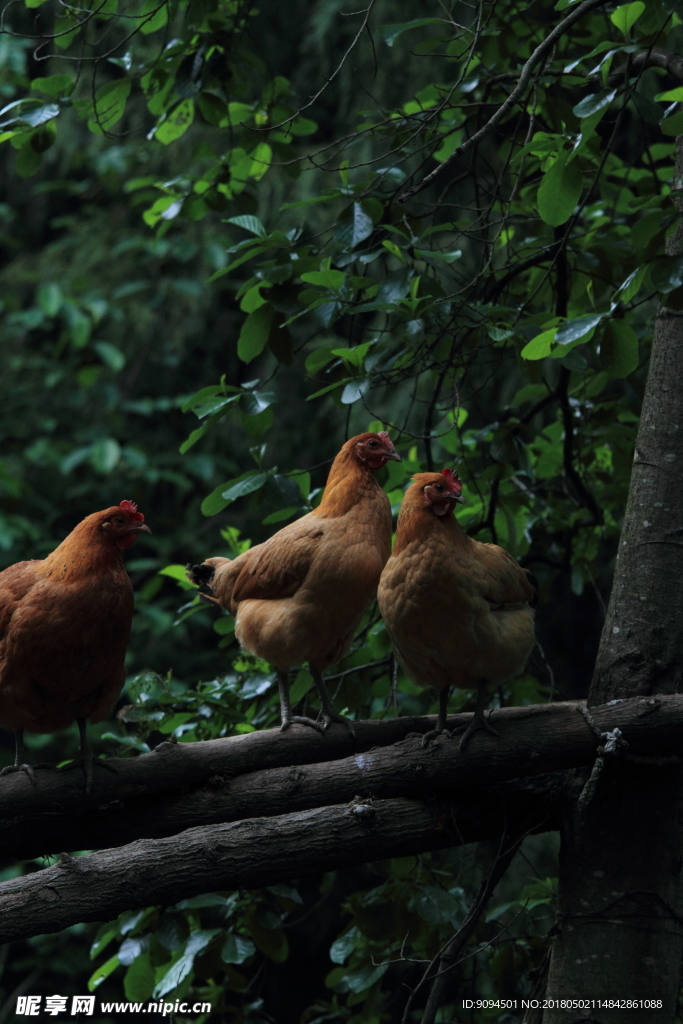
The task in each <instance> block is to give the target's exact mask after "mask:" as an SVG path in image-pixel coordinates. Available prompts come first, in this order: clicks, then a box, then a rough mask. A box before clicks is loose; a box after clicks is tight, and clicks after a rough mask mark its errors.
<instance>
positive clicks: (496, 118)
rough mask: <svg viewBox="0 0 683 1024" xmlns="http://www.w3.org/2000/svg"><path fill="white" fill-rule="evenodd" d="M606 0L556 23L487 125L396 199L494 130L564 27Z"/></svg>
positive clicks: (418, 188) (589, 1)
mask: <svg viewBox="0 0 683 1024" xmlns="http://www.w3.org/2000/svg"><path fill="white" fill-rule="evenodd" d="M606 2H607V0H584V2H583V3H582V4H579V6H578V7H575V8H574V9H573V10H572V11H571V12H570V13H569V14H568V15H567V17H566V18H564V19H563V20H562V21H561V22H560V23H559V25H556V26H555V28H554V29H553V30H552V32H551V33H550V35H549V36H547V37H546V38H545V39H544V40H543V42H542V43H541V44H540V45H539V46H537V47H536V49H535V50H534V52H533V53H532V54H531V56H530V57H529V59H528V60H527V62H526V64H525V65H524V67H523V68H522V70H521V72H520V75H519V81H518V82H517V85H516V86H515V88H514V89H513V90H512V92H511V93H510V95H509V96H508V98H507V99H506V100H505V102H504V103H502V104H501V106H500V107H498V110H496V112H495V114H493V116H492V117H491V118H490V119H489V120H488V121H487V122H486V124H485V125H484V126H483V127H482V128H480V129H479V131H478V132H475V133H474V135H472V136H470V138H469V139H467V141H466V142H463V144H462V146H458V148H457V149H456V150H454V152H453V153H452V154H451V155H450V156H449V157H448V159H447V160H444V162H443V163H442V164H439V166H438V167H435V168H434V170H433V171H431V172H430V173H429V174H428V175H426V177H424V178H423V179H422V180H421V181H418V182H417V184H416V185H413V187H412V188H409V189H408V190H407V191H406V192H404V193H403V195H402V196H400V197H399V202H400V203H405V202H406V200H408V199H412V197H413V196H415V195H417V193H418V192H422V190H423V189H425V188H427V187H428V186H429V185H431V184H432V182H433V181H434V180H435V179H436V178H438V177H440V175H441V174H442V173H443V171H444V170H446V168H450V167H452V166H453V165H454V164H455V162H456V161H457V160H459V159H460V158H461V157H463V156H464V155H465V154H466V153H468V152H469V151H470V150H471V149H474V147H475V146H477V145H479V143H480V142H481V141H482V139H484V138H485V137H486V136H487V135H488V134H489V133H490V132H492V131H493V129H494V128H495V127H496V126H497V125H499V124H500V122H501V121H502V120H503V118H504V117H505V116H506V115H507V114H508V113H509V111H510V110H511V109H512V108H513V107H514V105H515V104H516V103H517V101H518V100H519V99H521V97H522V95H523V94H524V90H525V89H526V87H527V86H528V84H529V82H530V81H531V75H532V73H533V71H534V68H535V67H536V65H537V64H539V63H540V62H541V61H542V60H544V59H545V57H546V56H547V55H548V54H549V53H550V52H551V51H552V49H553V47H554V46H555V43H556V42H557V41H558V39H560V38H561V37H562V36H563V35H564V34H565V32H566V31H567V29H569V28H571V26H572V25H573V24H574V23H575V22H577V21H578V20H579V19H580V18H582V17H583V16H584V14H587V13H588V11H593V10H595V8H596V7H602V6H604V4H605V3H606Z"/></svg>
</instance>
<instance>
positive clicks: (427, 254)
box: [413, 249, 462, 263]
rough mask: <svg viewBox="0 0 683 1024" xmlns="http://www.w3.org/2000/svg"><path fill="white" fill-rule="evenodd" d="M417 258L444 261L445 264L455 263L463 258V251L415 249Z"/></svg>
mask: <svg viewBox="0 0 683 1024" xmlns="http://www.w3.org/2000/svg"><path fill="white" fill-rule="evenodd" d="M413 252H414V253H415V255H416V256H422V257H424V258H425V259H433V260H443V262H444V263H455V261H456V260H459V259H460V257H461V256H462V249H454V250H453V251H452V252H437V251H436V250H435V249H413Z"/></svg>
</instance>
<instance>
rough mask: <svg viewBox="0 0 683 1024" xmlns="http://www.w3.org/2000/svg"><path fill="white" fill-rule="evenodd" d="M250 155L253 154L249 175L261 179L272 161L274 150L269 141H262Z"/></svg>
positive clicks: (257, 179)
mask: <svg viewBox="0 0 683 1024" xmlns="http://www.w3.org/2000/svg"><path fill="white" fill-rule="evenodd" d="M249 155H250V156H251V167H250V169H249V177H250V178H254V180H255V181H260V180H261V178H262V177H263V175H264V174H265V173H266V171H267V170H268V168H269V167H270V165H271V163H272V160H273V150H272V149H271V147H270V146H269V145H268V143H267V142H260V143H259V144H258V146H257V147H256V149H254V150H252V152H251V153H250V154H249Z"/></svg>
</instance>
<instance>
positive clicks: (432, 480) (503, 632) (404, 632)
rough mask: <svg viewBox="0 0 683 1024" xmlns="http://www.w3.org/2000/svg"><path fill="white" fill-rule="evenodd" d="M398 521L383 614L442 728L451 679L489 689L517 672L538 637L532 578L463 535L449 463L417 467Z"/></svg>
mask: <svg viewBox="0 0 683 1024" xmlns="http://www.w3.org/2000/svg"><path fill="white" fill-rule="evenodd" d="M413 480H414V483H413V484H412V485H411V486H410V487H409V488H408V490H407V492H406V495H405V498H404V499H403V504H402V505H401V511H400V514H399V518H398V528H397V531H396V545H395V547H394V552H393V554H392V556H391V558H390V559H389V561H388V562H387V565H386V567H385V569H384V572H383V573H382V578H381V580H380V584H379V590H378V595H377V596H378V600H379V606H380V611H381V613H382V616H383V618H384V621H385V623H386V626H387V630H388V632H389V635H390V637H391V640H392V643H393V645H394V648H395V650H396V654H397V656H398V659H399V661H400V662H401V664H402V665H403V667H404V669H405V671H406V673H407V675H408V676H409V677H410V678H411V679H412V680H413V682H415V683H418V684H419V685H420V686H433V687H434V688H435V689H436V690H438V691H439V695H440V712H439V721H438V724H437V731H443V730H444V729H445V717H446V701H447V698H448V690H449V687H450V686H457V687H463V688H465V689H469V688H477V712H476V714H475V721H474V722H473V723H472V724H471V726H469V727H468V730H467V731H466V733H465V735H464V736H463V738H462V740H461V743H460V746H461V749H462V747H464V745H465V744H466V743H467V741H468V740H469V737H470V736H471V734H472V732H474V731H475V730H476V729H477V728H489V726H488V724H487V723H486V721H485V719H484V707H485V703H486V695H487V689H488V688H489V687H494V686H496V685H498V684H499V683H502V682H504V681H505V680H506V679H510V678H511V677H512V676H514V675H516V674H517V673H519V672H521V670H522V669H523V667H524V664H525V662H526V660H527V658H528V656H529V654H530V652H531V648H532V647H533V644H534V614H533V611H532V605H533V604H534V603H535V597H536V591H535V581H534V580H533V577H532V576H531V574H530V573H528V572H526V571H525V570H524V569H522V568H521V566H519V565H518V564H517V562H516V561H515V560H514V558H512V556H511V555H509V554H508V553H507V551H504V550H503V549H502V548H500V547H498V545H497V544H482V543H481V542H479V541H477V540H474V539H473V538H472V537H468V536H467V535H466V534H465V533H464V532H463V530H462V528H461V527H460V525H459V523H458V521H457V519H456V518H455V516H454V515H453V508H454V505H455V503H456V502H458V501H462V498H461V496H460V491H461V489H462V485H461V484H460V481H459V480H458V479H457V477H455V476H453V474H451V472H450V470H448V471H446V470H444V472H443V473H418V474H416V475H415V476H414V477H413Z"/></svg>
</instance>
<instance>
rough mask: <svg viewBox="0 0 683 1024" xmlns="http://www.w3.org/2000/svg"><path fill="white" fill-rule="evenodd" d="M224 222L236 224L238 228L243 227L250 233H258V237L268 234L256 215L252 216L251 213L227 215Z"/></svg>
mask: <svg viewBox="0 0 683 1024" xmlns="http://www.w3.org/2000/svg"><path fill="white" fill-rule="evenodd" d="M225 223H226V224H236V225H237V227H238V228H244V230H245V231H250V232H251V233H252V235H258V236H259V238H265V236H266V235H267V234H268V232H267V231H266V229H265V228H264V226H263V224H262V223H261V221H260V220H259V219H258V217H254V215H253V214H251V213H245V214H241V215H240V216H239V217H228V219H227V220H226V222H225Z"/></svg>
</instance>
